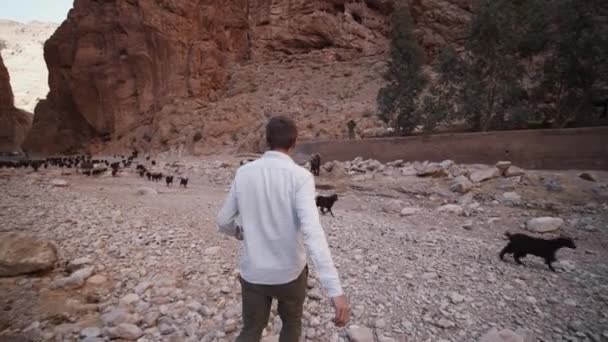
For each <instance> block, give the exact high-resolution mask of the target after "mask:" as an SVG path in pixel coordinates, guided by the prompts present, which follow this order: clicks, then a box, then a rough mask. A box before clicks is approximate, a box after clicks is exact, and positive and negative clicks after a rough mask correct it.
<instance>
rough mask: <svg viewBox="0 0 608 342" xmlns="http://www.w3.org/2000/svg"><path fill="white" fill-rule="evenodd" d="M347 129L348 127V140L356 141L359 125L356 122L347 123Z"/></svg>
mask: <svg viewBox="0 0 608 342" xmlns="http://www.w3.org/2000/svg"><path fill="white" fill-rule="evenodd" d="M346 127H348V139H350V140H353V139H355V127H357V123H356V122H355V120H350V121H349V122H347V123H346Z"/></svg>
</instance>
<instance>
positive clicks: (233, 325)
mask: <svg viewBox="0 0 608 342" xmlns="http://www.w3.org/2000/svg"><path fill="white" fill-rule="evenodd" d="M237 329H238V324H237V322H236V320H234V319H232V318H231V319H228V320H226V322H225V323H224V332H225V333H226V334H229V333H231V332H235V331H236V330H237Z"/></svg>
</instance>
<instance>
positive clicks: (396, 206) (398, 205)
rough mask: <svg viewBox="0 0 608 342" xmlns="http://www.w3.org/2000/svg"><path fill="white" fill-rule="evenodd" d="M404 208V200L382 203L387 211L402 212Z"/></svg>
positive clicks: (383, 209) (383, 208)
mask: <svg viewBox="0 0 608 342" xmlns="http://www.w3.org/2000/svg"><path fill="white" fill-rule="evenodd" d="M402 208H403V201H401V200H391V201H389V202H388V203H385V204H384V205H382V211H384V212H385V213H389V214H391V213H400V212H401V209H402Z"/></svg>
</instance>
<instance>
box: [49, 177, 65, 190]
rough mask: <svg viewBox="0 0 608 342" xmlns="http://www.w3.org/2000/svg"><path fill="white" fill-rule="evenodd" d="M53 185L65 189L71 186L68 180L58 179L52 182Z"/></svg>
mask: <svg viewBox="0 0 608 342" xmlns="http://www.w3.org/2000/svg"><path fill="white" fill-rule="evenodd" d="M51 185H52V186H54V187H60V188H64V187H66V186H68V185H69V184H68V182H67V181H66V180H63V179H59V178H56V179H53V180H51Z"/></svg>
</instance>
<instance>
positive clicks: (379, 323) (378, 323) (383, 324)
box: [374, 318, 386, 329]
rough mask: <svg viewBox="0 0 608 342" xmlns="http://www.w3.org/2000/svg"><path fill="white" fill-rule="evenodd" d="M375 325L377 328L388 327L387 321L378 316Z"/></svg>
mask: <svg viewBox="0 0 608 342" xmlns="http://www.w3.org/2000/svg"><path fill="white" fill-rule="evenodd" d="M374 326H375V327H376V328H377V329H384V328H386V321H385V320H384V318H378V319H377V320H376V322H374Z"/></svg>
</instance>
